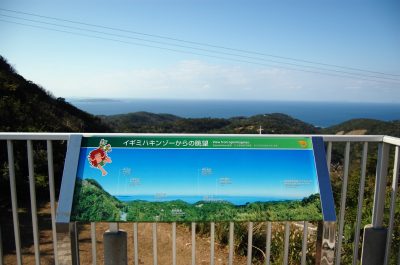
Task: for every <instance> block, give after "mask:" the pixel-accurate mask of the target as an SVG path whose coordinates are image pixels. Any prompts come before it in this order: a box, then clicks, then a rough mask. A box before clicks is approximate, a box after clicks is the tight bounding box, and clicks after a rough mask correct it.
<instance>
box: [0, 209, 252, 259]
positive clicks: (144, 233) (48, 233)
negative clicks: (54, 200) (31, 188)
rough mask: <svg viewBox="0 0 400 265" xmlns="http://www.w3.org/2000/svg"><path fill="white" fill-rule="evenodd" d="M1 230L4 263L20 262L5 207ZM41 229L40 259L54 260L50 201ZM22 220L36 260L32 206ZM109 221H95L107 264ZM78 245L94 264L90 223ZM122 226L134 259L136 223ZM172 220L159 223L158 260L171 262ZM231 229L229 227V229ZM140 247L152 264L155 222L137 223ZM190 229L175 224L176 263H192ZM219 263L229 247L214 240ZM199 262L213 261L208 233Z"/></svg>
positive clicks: (28, 255) (27, 248)
mask: <svg viewBox="0 0 400 265" xmlns="http://www.w3.org/2000/svg"><path fill="white" fill-rule="evenodd" d="M1 212H2V213H4V214H2V216H1V217H0V221H1V232H2V239H3V252H4V264H7V265H8V264H10V265H11V264H17V259H16V255H15V243H14V231H13V225H12V215H11V212H10V211H9V210H5V209H2V211H1ZM38 220H39V230H40V263H41V264H42V265H50V264H54V256H53V240H52V230H51V215H50V206H49V204H46V205H42V207H39V210H38ZM19 222H20V229H21V233H20V234H21V235H20V238H21V242H22V246H21V248H22V262H23V264H35V255H34V246H33V235H32V224H31V214H30V211H29V210H26V209H24V208H21V210H20V211H19ZM108 227H109V225H108V224H106V223H98V224H97V225H96V241H97V242H96V250H97V255H96V259H97V264H104V257H103V233H104V231H106V230H107V229H108ZM78 229H79V249H80V262H81V264H92V260H93V259H92V244H91V238H90V234H91V231H90V224H79V225H78ZM120 229H123V230H125V231H127V233H128V264H133V263H134V250H133V249H134V246H133V224H131V223H125V224H121V225H120ZM171 232H172V224H164V223H159V224H157V252H158V260H157V261H158V264H160V265H167V264H168V265H170V264H171V263H172V234H171ZM227 233H228V231H227ZM138 251H139V255H138V256H139V264H143V265H147V264H149V265H150V264H153V243H152V224H148V223H140V224H138ZM191 251H192V245H191V231H190V227H188V226H186V225H184V224H178V225H177V228H176V257H177V264H179V265H188V264H191V253H192V252H191ZM214 262H215V264H216V265H224V264H228V247H227V246H222V245H219V244H218V243H215V257H214ZM245 263H246V257H243V256H239V255H235V256H234V264H245ZM196 264H198V265H206V264H210V239H209V238H208V237H207V236H204V237H202V236H199V235H196Z"/></svg>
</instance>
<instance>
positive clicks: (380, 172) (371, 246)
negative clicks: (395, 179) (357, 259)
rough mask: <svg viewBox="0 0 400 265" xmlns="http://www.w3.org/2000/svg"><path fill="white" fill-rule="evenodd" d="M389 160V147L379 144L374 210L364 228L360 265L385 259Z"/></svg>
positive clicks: (371, 264) (378, 262)
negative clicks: (385, 218)
mask: <svg viewBox="0 0 400 265" xmlns="http://www.w3.org/2000/svg"><path fill="white" fill-rule="evenodd" d="M388 160H389V145H388V144H386V143H380V144H379V149H378V161H377V165H376V179H375V194H374V208H373V211H372V224H370V225H367V226H365V227H364V240H363V245H362V254H361V264H363V265H380V264H383V262H384V258H385V248H386V236H387V229H386V228H384V227H383V212H384V209H385V194H386V183H387V172H388Z"/></svg>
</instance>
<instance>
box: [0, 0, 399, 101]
mask: <svg viewBox="0 0 400 265" xmlns="http://www.w3.org/2000/svg"><path fill="white" fill-rule="evenodd" d="M0 8H2V9H9V10H14V11H18V12H27V13H32V14H37V15H42V16H48V17H54V18H61V19H67V20H72V21H79V22H84V23H90V24H97V25H103V26H107V27H113V28H118V29H124V30H129V31H135V32H141V33H145V34H152V35H162V36H166V37H169V38H175V39H181V40H187V41H192V42H201V43H205V44H211V45H216V46H224V47H229V48H234V49H240V50H246V51H254V52H257V53H263V54H269V55H275V56H280V57H288V58H295V59H300V60H306V61H311V62H320V63H324V64H330V65H339V66H345V67H350V68H360V69H364V70H369V71H373V72H379V73H371V72H365V71H355V70H350V69H347V68H337V67H332V66H327V65H325V66H323V65H321V64H310V63H306V62H301V61H293V60H288V59H283V58H277V57H270V56H261V55H260V54H249V53H246V54H244V53H240V52H238V51H232V50H226V49H216V48H211V47H209V46H199V45H194V44H188V43H182V42H177V41H172V40H167V39H161V38H154V37H150V36H144V35H137V34H136V35H135V34H132V33H127V32H125V33H123V32H116V31H112V30H108V29H105V28H95V27H89V26H83V25H78V24H71V23H66V22H60V21H55V20H51V19H45V18H43V17H42V18H40V17H35V16H29V15H26V14H25V15H24V14H21V13H13V12H9V11H4V10H0V36H2V37H1V42H0V54H1V55H2V56H4V57H5V58H6V59H7V60H8V61H9V62H10V63H11V64H12V65H13V66H14V67H15V68H16V69H17V71H18V72H19V73H20V74H21V75H23V76H25V77H26V78H27V79H29V80H32V81H33V82H35V83H38V84H40V85H42V86H43V87H44V88H46V89H47V90H49V91H51V92H52V93H53V94H54V95H55V96H57V97H96V98H108V97H115V98H162V99H163V98H173V99H188V98H190V99H258V100H260V99H265V100H312V101H322V100H323V101H361V102H399V101H400V76H399V75H400V49H399V48H398V47H400V30H399V28H400V16H399V15H398V14H399V13H400V2H398V1H316V0H315V1H311V0H305V1H112V2H111V1H75V0H71V1H48V0H44V1H31V0H29V1H27V0H26V1H11V0H2V1H1V2H0ZM7 16H8V17H7ZM10 16H13V17H14V18H11V17H10ZM21 18H22V19H30V20H40V21H42V22H46V23H53V24H54V23H57V24H63V25H64V26H69V27H70V26H74V27H80V28H85V29H90V30H92V32H91V33H90V32H89V33H88V32H87V31H82V30H77V29H75V30H73V29H71V28H65V27H63V28H60V27H57V26H54V25H53V26H51V25H48V24H47V25H45V24H38V23H37V22H32V21H27V20H21ZM4 20H6V21H8V22H5V21H4ZM10 21H11V22H17V23H24V24H29V25H39V26H42V27H49V28H53V29H54V28H57V29H59V30H65V31H72V32H75V33H80V34H82V33H83V34H89V35H95V36H97V37H102V38H107V39H113V40H114V41H111V40H105V39H98V38H90V37H86V36H78V35H73V34H67V33H61V32H56V31H49V30H44V29H39V28H34V27H28V26H24V25H18V24H15V23H10ZM93 30H97V31H103V32H107V35H104V34H100V33H93ZM110 34H114V35H110ZM115 34H118V35H124V36H127V35H129V36H130V38H132V37H136V38H146V39H147V40H150V41H162V42H169V43H172V44H174V45H185V46H187V45H189V46H192V47H193V46H194V47H197V48H201V49H212V50H217V51H218V52H220V53H218V54H215V53H212V55H213V56H215V55H217V56H218V57H229V58H230V60H225V59H221V58H212V57H208V56H204V54H206V55H210V54H211V53H210V52H205V51H199V50H197V51H195V50H193V49H187V48H182V47H177V46H168V47H169V48H171V49H176V50H180V51H182V50H183V51H186V52H187V51H191V52H194V51H195V52H196V53H201V54H203V55H195V54H188V53H179V52H173V51H167V50H162V49H156V48H150V47H143V46H138V45H134V44H133V42H135V43H138V42H139V43H142V44H144V43H146V44H147V45H149V44H150V43H149V42H143V41H139V40H133V39H127V38H122V37H117V36H115ZM115 40H118V41H124V42H129V43H121V42H116V41H115ZM152 45H155V44H154V43H153V44H152ZM158 46H160V45H158ZM161 46H162V45H161ZM163 47H164V48H165V47H166V46H165V45H164V46H163ZM221 52H223V53H234V54H236V55H240V56H242V57H237V56H235V57H234V58H235V59H234V60H232V56H228V55H226V54H225V55H222V54H221ZM243 56H247V57H243ZM248 57H256V59H249V58H248ZM260 57H262V58H263V60H260ZM243 60H244V61H251V62H253V63H247V62H240V61H243ZM266 60H268V61H266ZM271 60H274V61H279V63H273V62H270V61H271ZM255 61H256V62H257V63H254V62H255ZM260 63H261V64H260ZM285 63H286V64H285ZM287 63H291V64H300V65H301V66H293V65H292V66H289V65H288V64H287ZM310 67H317V68H319V69H315V68H310ZM288 68H296V69H300V70H302V71H294V70H290V69H288ZM320 68H325V69H329V71H327V70H323V69H320ZM304 70H306V71H314V72H315V71H318V72H324V73H328V75H325V74H316V73H309V72H304ZM343 72H347V73H343ZM348 72H351V73H352V75H351V76H352V78H350V77H349V74H348ZM354 73H356V74H357V76H355V75H354ZM380 73H385V74H386V75H382V74H380ZM360 74H361V75H362V76H361V75H360ZM333 75H340V77H338V76H333ZM343 76H345V77H343ZM367 76H368V77H367ZM371 76H374V77H371ZM376 76H378V78H377V77H376ZM377 80H378V81H377Z"/></svg>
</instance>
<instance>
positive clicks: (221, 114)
mask: <svg viewBox="0 0 400 265" xmlns="http://www.w3.org/2000/svg"><path fill="white" fill-rule="evenodd" d="M67 101H69V102H70V103H71V104H73V105H75V106H76V107H78V108H80V109H82V110H84V111H87V112H89V113H91V114H94V115H114V114H125V113H129V112H137V111H147V112H153V113H168V114H173V115H177V116H180V117H184V118H203V117H212V118H231V117H237V116H252V115H256V114H269V113H284V114H287V115H290V116H292V117H294V118H296V119H300V120H302V121H304V122H308V123H311V124H313V125H315V126H320V127H328V126H331V125H335V124H339V123H341V122H344V121H347V120H349V119H354V118H370V119H378V120H384V121H390V120H398V119H400V104H395V103H347V102H346V103H341V102H290V101H228V100H225V101H224V100H157V99H111V100H103V99H67Z"/></svg>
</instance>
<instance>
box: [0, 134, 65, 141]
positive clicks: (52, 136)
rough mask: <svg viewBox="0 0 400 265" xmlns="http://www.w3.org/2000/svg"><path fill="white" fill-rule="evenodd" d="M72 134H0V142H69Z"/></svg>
mask: <svg viewBox="0 0 400 265" xmlns="http://www.w3.org/2000/svg"><path fill="white" fill-rule="evenodd" d="M71 134H72V133H18V132H15V133H0V140H60V141H62V140H69V137H70V135H71Z"/></svg>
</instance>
